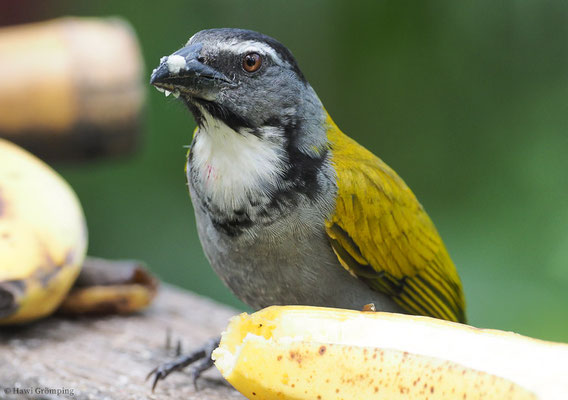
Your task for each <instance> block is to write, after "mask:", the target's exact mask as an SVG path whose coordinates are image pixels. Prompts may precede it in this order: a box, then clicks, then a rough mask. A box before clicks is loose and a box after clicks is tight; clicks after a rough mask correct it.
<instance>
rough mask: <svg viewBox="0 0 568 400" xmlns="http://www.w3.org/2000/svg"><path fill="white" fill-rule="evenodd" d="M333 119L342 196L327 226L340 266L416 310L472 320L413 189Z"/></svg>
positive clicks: (455, 276) (330, 136) (450, 264)
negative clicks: (340, 127) (341, 129)
mask: <svg viewBox="0 0 568 400" xmlns="http://www.w3.org/2000/svg"><path fill="white" fill-rule="evenodd" d="M327 123H328V132H327V136H328V139H329V142H330V146H331V150H332V155H333V156H332V163H333V165H334V168H335V171H336V173H337V186H338V195H337V202H336V207H335V212H334V213H333V215H332V216H331V218H330V219H329V220H328V221H326V231H327V234H328V236H329V239H330V242H331V244H332V247H333V250H334V252H335V254H336V255H337V257H338V259H339V261H340V262H341V265H343V267H344V268H346V269H347V270H348V271H349V272H351V273H352V274H353V275H355V276H356V277H358V278H360V279H362V280H363V281H365V282H366V283H367V284H368V285H369V286H370V287H371V288H373V289H375V290H378V291H381V292H383V293H386V294H388V295H389V296H391V297H392V298H393V300H394V301H395V302H396V303H397V304H399V305H400V306H401V307H402V308H403V309H404V310H406V311H408V312H410V313H413V314H421V315H428V316H432V317H436V318H442V319H446V320H450V321H459V322H465V300H464V295H463V291H462V285H461V282H460V278H459V276H458V274H457V271H456V269H455V266H454V264H453V262H452V260H451V259H450V256H449V255H448V252H447V250H446V248H445V246H444V243H443V242H442V239H441V238H440V236H439V234H438V232H437V230H436V228H435V227H434V224H433V223H432V221H431V220H430V218H429V217H428V215H427V214H426V212H425V211H424V209H423V208H422V206H421V205H420V203H419V202H418V200H417V199H416V197H415V196H414V194H413V193H412V191H411V190H410V189H409V188H408V186H406V184H405V183H404V182H403V180H402V179H401V178H400V177H399V176H398V175H397V174H396V173H395V172H394V171H393V170H392V169H391V168H390V167H389V166H388V165H386V164H385V163H384V162H383V161H381V160H380V159H379V158H378V157H376V156H375V155H374V154H372V153H371V152H370V151H368V150H367V149H365V148H364V147H363V146H361V145H359V144H358V143H357V142H355V141H354V140H352V139H350V138H349V137H347V136H346V135H344V134H343V133H342V132H341V131H340V130H339V128H338V127H337V126H336V125H335V123H334V122H333V121H332V120H331V118H329V117H328V120H327Z"/></svg>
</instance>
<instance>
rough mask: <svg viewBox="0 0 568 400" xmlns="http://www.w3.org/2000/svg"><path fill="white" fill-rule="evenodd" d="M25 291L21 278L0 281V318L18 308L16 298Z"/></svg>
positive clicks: (24, 284)
mask: <svg viewBox="0 0 568 400" xmlns="http://www.w3.org/2000/svg"><path fill="white" fill-rule="evenodd" d="M25 291H26V283H25V282H24V281H22V280H14V281H4V282H0V318H4V317H8V316H10V315H12V314H13V313H15V312H16V311H17V310H18V307H19V305H18V298H19V297H21V295H22V294H23V293H24V292H25Z"/></svg>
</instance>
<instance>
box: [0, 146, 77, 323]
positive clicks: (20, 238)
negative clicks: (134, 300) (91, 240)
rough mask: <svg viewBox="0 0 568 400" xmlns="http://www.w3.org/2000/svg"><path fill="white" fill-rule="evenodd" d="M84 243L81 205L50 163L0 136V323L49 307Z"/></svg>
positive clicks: (70, 277)
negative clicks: (48, 164)
mask: <svg viewBox="0 0 568 400" xmlns="http://www.w3.org/2000/svg"><path fill="white" fill-rule="evenodd" d="M86 249H87V228H86V223H85V217H84V215H83V211H82V209H81V205H80V204H79V201H78V199H77V197H76V195H75V193H74V192H73V190H72V189H71V188H70V187H69V185H68V184H67V183H66V182H65V181H64V180H63V179H62V178H61V177H60V176H59V175H58V174H57V173H56V172H55V171H53V170H52V169H51V168H50V167H49V166H47V165H46V164H45V163H43V162H42V161H40V160H39V159H38V158H36V157H35V156H33V155H31V154H30V153H28V152H27V151H25V150H23V149H21V148H19V147H18V146H16V145H14V144H12V143H10V142H8V141H6V140H2V139H0V324H12V323H23V322H27V321H31V320H34V319H37V318H40V317H43V316H46V315H48V314H50V313H52V312H53V311H54V310H55V309H56V308H57V306H59V304H60V303H61V301H62V300H63V298H64V297H65V295H66V294H67V292H68V291H69V288H70V287H71V285H72V284H73V282H74V281H75V279H76V277H77V275H78V273H79V269H80V267H81V265H82V263H83V259H84V257H85V253H86Z"/></svg>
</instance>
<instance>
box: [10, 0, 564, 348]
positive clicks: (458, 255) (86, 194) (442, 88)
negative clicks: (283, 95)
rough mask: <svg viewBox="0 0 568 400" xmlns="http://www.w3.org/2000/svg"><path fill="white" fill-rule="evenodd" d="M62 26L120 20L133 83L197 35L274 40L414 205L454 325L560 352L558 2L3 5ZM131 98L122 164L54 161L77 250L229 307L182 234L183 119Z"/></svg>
mask: <svg viewBox="0 0 568 400" xmlns="http://www.w3.org/2000/svg"><path fill="white" fill-rule="evenodd" d="M26 4H27V6H24V5H26ZM5 11H6V10H5ZM62 15H84V16H109V15H118V16H122V17H124V18H126V19H127V20H128V21H130V22H131V23H132V25H133V26H134V28H135V30H136V32H137V33H138V36H139V39H140V42H141V46H142V49H143V52H144V57H145V60H146V68H147V71H151V70H152V68H154V67H155V66H157V64H158V60H159V59H160V57H161V56H164V55H168V54H170V53H171V52H173V51H174V50H176V49H178V48H179V47H181V46H182V45H183V44H184V43H185V41H186V40H187V39H188V38H189V37H190V36H191V35H192V34H193V33H195V32H196V31H198V30H201V29H205V28H212V27H242V28H249V29H254V30H258V31H262V32H263V33H266V34H268V35H271V36H274V37H276V38H277V39H279V40H280V41H282V42H283V43H284V44H285V45H287V46H288V47H289V48H290V49H291V50H292V51H293V53H294V54H295V56H296V58H297V59H298V62H299V64H300V66H301V68H302V69H303V71H304V73H305V75H306V76H307V77H308V79H309V81H310V82H311V84H312V86H313V87H314V89H315V90H316V92H317V93H318V94H319V96H320V98H321V99H322V101H323V103H324V104H325V106H326V108H327V110H328V111H329V112H330V114H331V115H332V116H333V118H334V119H335V121H336V122H337V124H338V125H339V126H340V127H341V128H342V129H343V130H344V131H345V132H346V133H348V134H349V135H350V136H352V137H354V138H355V139H356V140H358V141H359V142H360V143H362V144H364V145H365V146H366V147H368V148H369V149H371V150H372V151H373V152H375V153H376V154H378V155H379V156H380V157H381V158H383V159H384V160H385V161H386V162H387V163H388V164H390V165H391V166H392V167H393V168H394V169H395V170H396V171H397V172H398V173H399V174H400V175H401V176H402V177H403V178H404V179H405V180H406V182H407V183H408V184H409V186H410V187H411V188H412V189H413V190H414V192H415V193H416V195H417V196H418V198H419V199H420V200H421V202H422V203H423V205H424V206H425V208H426V209H427V210H428V212H429V214H430V215H431V217H432V219H433V220H434V222H435V223H436V225H437V227H438V229H439V230H440V232H441V234H442V237H443V238H444V240H445V242H446V244H447V247H448V248H449V251H450V254H451V255H452V258H453V259H454V261H455V263H456V265H457V267H458V270H459V272H460V274H461V277H462V280H463V284H464V288H465V292H466V298H467V303H468V316H469V321H470V323H471V324H472V325H475V326H481V327H492V328H499V329H505V330H514V331H516V332H519V333H523V334H526V335H531V336H535V337H539V338H544V339H551V340H561V341H568V176H567V174H566V172H567V171H568V157H567V156H566V154H567V152H568V3H567V2H564V1H543V0H527V1H504V2H494V1H490V0H483V1H476V2H455V1H450V0H448V1H443V2H441V1H430V2H418V1H415V2H409V1H400V0H397V1H395V0H392V1H375V2H347V1H299V0H297V1H270V2H268V1H261V0H257V1H235V0H226V1H199V2H198V1H190V0H175V1H159V2H157V1H153V2H134V1H127V0H113V1H96V2H95V1H93V2H77V1H71V0H67V1H53V0H51V1H41V2H40V1H22V2H17V1H14V2H12V7H11V9H10V10H9V13H4V17H3V19H4V20H3V23H4V24H6V23H8V22H6V21H9V22H10V23H14V22H27V21H32V20H41V19H46V18H52V17H57V16H62ZM0 18H2V17H0ZM147 75H148V76H149V73H148V74H147ZM148 91H149V93H148V100H149V101H148V105H147V112H146V128H145V132H144V140H143V145H142V147H141V149H140V151H139V152H138V153H137V154H136V155H135V156H132V157H129V158H127V159H117V160H110V161H109V160H105V161H98V162H94V163H91V164H84V165H55V167H56V169H57V170H58V171H59V172H61V173H62V174H63V176H64V177H65V178H66V179H67V180H68V181H69V182H70V183H71V185H72V186H73V187H74V188H75V190H76V191H77V193H78V195H79V197H80V198H81V201H82V203H83V206H84V209H85V212H86V215H87V219H88V224H89V230H90V253H91V254H93V255H98V256H104V257H110V258H137V259H142V260H145V261H146V262H147V263H148V264H149V265H150V267H151V268H152V270H153V271H154V272H155V273H156V274H158V275H159V276H160V278H162V279H163V280H164V281H167V282H171V283H174V284H176V285H179V286H182V287H184V288H187V289H190V290H193V291H195V292H197V293H200V294H203V295H205V296H209V297H212V298H214V299H217V300H219V301H222V302H225V303H228V304H231V305H233V306H236V307H239V308H245V306H244V305H243V304H242V303H240V302H239V301H238V300H236V299H235V298H234V297H233V295H232V294H231V293H230V292H229V291H228V290H227V289H226V288H225V287H224V286H223V284H222V283H221V282H220V280H219V279H218V278H217V277H216V276H215V275H214V273H213V272H212V270H211V269H210V267H209V266H208V263H207V261H206V259H205V257H204V255H203V253H202V250H201V247H200V244H199V241H198V238H197V234H196V230H195V223H194V217H193V211H192V208H191V203H190V200H189V197H188V194H187V188H186V183H185V178H184V173H183V167H184V163H185V152H186V149H185V148H184V146H186V145H188V144H189V142H190V140H191V134H192V131H193V129H194V126H195V124H194V121H193V120H192V118H191V116H190V114H189V113H188V112H187V111H186V110H185V109H184V107H183V106H182V105H181V104H179V103H178V102H176V101H175V100H174V99H172V98H168V99H165V98H164V96H163V95H162V94H160V93H158V92H157V91H155V90H153V89H151V88H150V87H148ZM188 312H191V310H188Z"/></svg>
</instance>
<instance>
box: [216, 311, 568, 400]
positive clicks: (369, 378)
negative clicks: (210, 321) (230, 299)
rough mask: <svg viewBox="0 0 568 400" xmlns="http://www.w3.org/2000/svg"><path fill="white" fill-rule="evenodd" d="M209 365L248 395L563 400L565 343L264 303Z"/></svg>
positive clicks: (567, 372) (230, 332) (423, 320)
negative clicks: (212, 364) (212, 363)
mask: <svg viewBox="0 0 568 400" xmlns="http://www.w3.org/2000/svg"><path fill="white" fill-rule="evenodd" d="M213 359H214V361H215V365H216V366H217V368H218V369H219V370H220V371H221V373H222V374H223V376H224V377H225V378H226V379H227V380H228V381H229V382H230V383H231V384H232V385H233V386H234V387H235V388H236V389H237V390H239V391H240V392H241V393H242V394H243V395H245V396H246V397H247V398H249V399H289V400H292V399H294V400H301V399H306V400H307V399H318V400H319V399H430V400H432V399H468V400H472V399H495V400H497V399H498V400H505V399H566V398H568V379H567V377H568V345H565V344H558V343H551V342H544V341H540V340H536V339H531V338H528V337H524V336H521V335H517V334H514V333H509V332H502V331H496V330H485V329H477V328H473V327H470V326H466V325H460V324H456V323H452V322H447V321H441V320H437V319H432V318H428V317H417V316H407V315H399V314H388V313H381V312H377V313H375V312H358V311H352V310H338V309H328V308H318V307H303V306H285V307H277V306H274V307H268V308H266V309H264V310H261V311H258V312H256V313H254V314H252V315H247V314H246V313H244V314H241V315H240V316H237V317H234V318H233V319H232V320H231V322H230V323H229V325H228V327H227V330H226V331H225V332H224V333H223V336H222V339H221V343H220V345H219V347H218V348H217V349H216V350H215V351H214V352H213Z"/></svg>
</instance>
